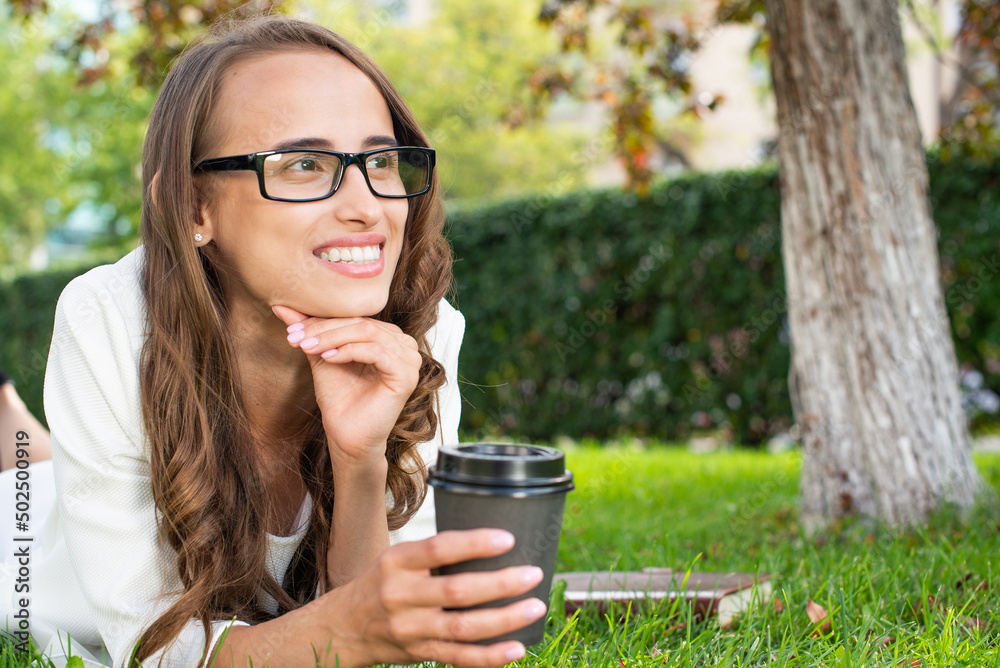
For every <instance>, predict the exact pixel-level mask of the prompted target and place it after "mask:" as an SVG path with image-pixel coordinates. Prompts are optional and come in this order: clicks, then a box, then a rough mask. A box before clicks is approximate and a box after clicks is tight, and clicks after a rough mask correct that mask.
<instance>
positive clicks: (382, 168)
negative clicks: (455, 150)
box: [194, 146, 434, 202]
mask: <svg viewBox="0 0 1000 668" xmlns="http://www.w3.org/2000/svg"><path fill="white" fill-rule="evenodd" d="M352 164H355V165H357V166H358V167H359V168H360V169H361V173H362V174H364V175H365V182H366V183H367V184H368V189H369V190H371V191H372V194H374V195H376V196H377V197H387V198H390V199H400V198H404V197H416V196H417V195H422V194H424V193H425V192H427V191H428V190H430V187H431V175H432V174H433V173H434V149H430V148H424V147H422V146H394V147H392V148H379V149H375V150H373V151H364V152H363V153H340V152H338V151H326V150H322V149H302V148H292V149H282V150H278V151H262V152H260V153H248V154H247V155H231V156H228V157H225V158H211V159H210V160H203V161H201V162H199V163H198V164H197V165H195V167H194V169H195V171H201V172H230V171H238V170H250V171H254V172H257V183H258V185H259V186H260V194H261V196H263V197H264V198H265V199H271V200H276V201H278V202H314V201H316V200H320V199H326V198H327V197H330V196H331V195H333V193H335V192H337V188H339V187H340V183H341V181H343V179H344V170H346V169H347V168H348V167H349V166H351V165H352Z"/></svg>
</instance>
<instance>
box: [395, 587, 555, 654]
mask: <svg viewBox="0 0 1000 668" xmlns="http://www.w3.org/2000/svg"><path fill="white" fill-rule="evenodd" d="M545 609H546V607H545V604H544V603H542V602H541V601H540V600H538V599H537V598H527V599H524V600H523V601H515V602H514V603H510V604H508V605H505V606H503V607H501V608H479V609H476V610H460V611H456V610H437V611H433V612H432V611H428V610H426V609H421V608H410V609H409V610H407V612H406V613H405V614H402V615H397V616H396V617H395V618H394V619H393V622H392V625H391V626H392V628H391V630H392V634H393V636H395V637H396V638H397V639H398V640H399V641H401V642H403V643H407V642H411V641H414V640H421V639H424V638H435V639H438V640H446V641H449V642H459V643H468V642H476V641H480V640H487V639H489V638H495V637H497V636H499V635H503V634H505V633H510V632H511V631H516V630H518V629H520V628H523V627H525V626H527V625H528V624H531V623H532V622H534V621H537V620H538V619H540V618H541V617H542V616H543V615H544V614H545Z"/></svg>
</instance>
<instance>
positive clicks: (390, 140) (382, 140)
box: [361, 135, 399, 148]
mask: <svg viewBox="0 0 1000 668" xmlns="http://www.w3.org/2000/svg"><path fill="white" fill-rule="evenodd" d="M361 145H362V146H363V147H364V148H373V147H375V146H399V142H398V141H397V140H396V138H395V137H390V136H389V135H372V136H370V137H368V138H367V139H365V141H364V142H363V143H362V144H361Z"/></svg>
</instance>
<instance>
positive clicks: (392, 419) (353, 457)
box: [272, 306, 422, 468]
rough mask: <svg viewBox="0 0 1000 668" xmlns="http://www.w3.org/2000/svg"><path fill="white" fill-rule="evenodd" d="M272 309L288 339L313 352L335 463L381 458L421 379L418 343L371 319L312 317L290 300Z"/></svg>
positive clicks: (362, 462)
mask: <svg viewBox="0 0 1000 668" xmlns="http://www.w3.org/2000/svg"><path fill="white" fill-rule="evenodd" d="M272 310H273V311H274V313H275V315H277V316H278V317H279V318H280V319H281V320H282V321H283V322H284V323H285V324H286V325H288V333H289V334H288V342H289V345H291V346H292V347H295V348H301V349H302V350H303V351H304V352H305V353H306V355H307V356H308V358H309V363H310V365H311V366H312V372H313V387H314V390H315V392H316V402H317V404H318V405H319V409H320V412H321V413H322V415H323V425H324V427H325V429H326V433H327V437H328V439H329V441H330V448H331V450H330V454H331V457H332V458H333V460H334V462H335V464H336V465H338V466H341V467H344V466H346V467H354V466H359V467H361V468H368V467H371V466H372V465H380V464H382V463H383V462H384V461H385V445H386V439H387V438H388V437H389V433H390V432H391V431H392V428H393V426H394V425H395V424H396V420H397V419H398V418H399V414H400V412H402V410H403V406H404V405H405V404H406V400H407V399H408V398H409V397H410V394H412V393H413V390H414V389H415V388H416V386H417V382H418V381H419V379H420V365H421V362H422V359H421V356H420V352H419V349H418V348H417V342H416V341H415V340H414V339H413V337H411V336H409V335H407V334H405V333H404V332H403V331H402V330H401V329H399V327H397V326H395V325H393V324H391V323H387V322H380V321H378V320H373V319H372V318H314V317H309V316H307V315H304V314H302V313H299V312H298V311H296V310H294V309H292V308H289V307H287V306H274V307H272ZM338 455H339V456H338Z"/></svg>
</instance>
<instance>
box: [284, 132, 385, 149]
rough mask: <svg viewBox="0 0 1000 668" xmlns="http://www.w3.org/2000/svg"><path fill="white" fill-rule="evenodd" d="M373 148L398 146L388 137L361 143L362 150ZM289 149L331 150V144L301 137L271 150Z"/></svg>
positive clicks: (289, 140)
mask: <svg viewBox="0 0 1000 668" xmlns="http://www.w3.org/2000/svg"><path fill="white" fill-rule="evenodd" d="M375 146H399V141H398V140H397V139H396V138H395V137H392V136H390V135H371V136H369V137H367V138H366V139H365V140H364V141H363V142H362V143H361V147H362V148H373V147H375ZM289 148H322V149H327V150H333V142H331V141H330V140H329V139H323V138H321V137H301V138H298V139H286V140H285V141H283V142H280V143H278V144H277V145H276V146H275V147H274V148H273V149H272V150H274V151H282V150H284V149H289Z"/></svg>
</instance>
